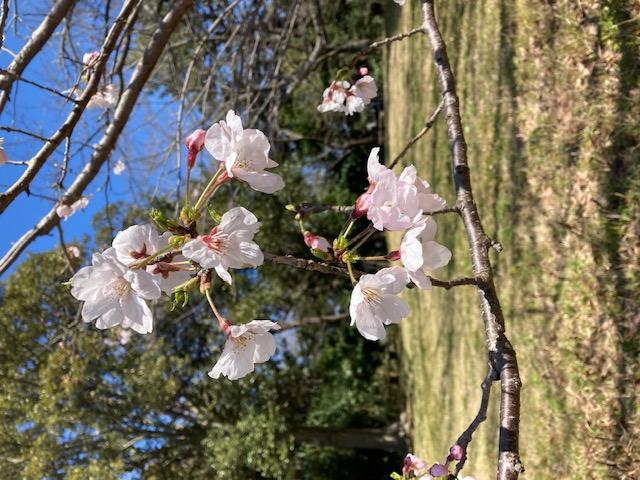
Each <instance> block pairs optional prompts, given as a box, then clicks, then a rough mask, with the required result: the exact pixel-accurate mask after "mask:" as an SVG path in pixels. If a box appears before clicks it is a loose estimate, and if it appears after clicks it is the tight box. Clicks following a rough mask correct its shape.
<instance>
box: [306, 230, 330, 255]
mask: <svg viewBox="0 0 640 480" xmlns="http://www.w3.org/2000/svg"><path fill="white" fill-rule="evenodd" d="M303 237H304V243H305V244H306V245H307V247H309V248H313V249H315V250H320V251H322V252H328V251H329V249H330V248H331V244H330V243H329V240H327V239H326V238H324V237H322V236H320V235H315V234H313V233H311V232H309V231H306V232H304V235H303Z"/></svg>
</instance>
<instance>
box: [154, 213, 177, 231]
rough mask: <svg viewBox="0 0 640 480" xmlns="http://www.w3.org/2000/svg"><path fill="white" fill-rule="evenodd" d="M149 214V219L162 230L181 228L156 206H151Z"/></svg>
mask: <svg viewBox="0 0 640 480" xmlns="http://www.w3.org/2000/svg"><path fill="white" fill-rule="evenodd" d="M149 215H150V216H151V220H153V222H154V223H155V224H156V225H158V227H160V229H161V230H163V231H166V230H169V231H173V230H175V229H180V228H181V227H180V225H179V224H178V223H177V222H175V221H174V220H171V219H169V218H167V217H166V216H165V215H164V213H162V212H161V211H160V210H158V209H157V208H152V209H151V212H150V213H149Z"/></svg>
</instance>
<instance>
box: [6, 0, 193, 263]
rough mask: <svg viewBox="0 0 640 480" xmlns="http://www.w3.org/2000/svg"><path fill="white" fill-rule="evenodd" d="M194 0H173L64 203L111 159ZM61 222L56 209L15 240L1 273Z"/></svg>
mask: <svg viewBox="0 0 640 480" xmlns="http://www.w3.org/2000/svg"><path fill="white" fill-rule="evenodd" d="M193 2H194V0H181V1H177V2H175V3H174V6H173V9H172V10H170V11H169V12H168V13H167V14H166V15H165V17H164V18H163V19H162V20H161V21H160V23H159V25H158V28H157V29H156V31H155V32H154V34H153V36H152V37H151V39H150V40H149V43H148V44H147V46H146V48H145V50H144V52H143V53H142V55H141V57H140V60H138V63H137V64H136V68H135V71H134V72H133V75H132V76H131V80H130V81H129V84H128V85H127V88H126V89H125V92H124V93H123V94H122V96H121V98H120V102H119V103H118V106H117V108H116V110H115V112H114V114H113V120H112V122H111V123H110V124H109V127H108V128H107V131H106V132H105V133H104V135H103V136H102V138H101V139H100V141H99V142H98V145H97V146H96V148H95V150H94V152H93V153H92V155H91V158H90V160H89V162H88V163H87V165H86V166H85V167H84V168H83V170H82V172H80V174H79V175H78V177H77V178H76V179H75V181H74V182H73V184H72V185H71V187H69V189H68V190H67V191H66V192H65V194H64V196H63V197H62V202H63V203H65V204H71V203H73V202H74V201H76V200H78V199H79V198H80V197H81V196H82V194H83V192H84V189H85V188H86V187H87V185H89V183H91V181H92V180H93V179H94V178H95V177H96V175H97V174H98V172H99V171H100V167H102V165H103V163H105V162H106V160H107V159H108V158H109V154H110V153H111V151H112V150H113V148H114V146H115V144H116V141H117V140H118V137H119V136H120V133H121V132H122V129H123V128H124V126H125V125H126V123H127V121H128V120H129V116H130V115H131V111H132V110H133V107H134V106H135V104H136V101H137V100H138V97H139V95H140V92H141V91H142V88H143V87H144V85H145V84H146V82H147V80H148V79H149V76H150V75H151V72H152V71H153V69H154V67H155V65H156V63H157V61H158V59H159V58H160V55H161V54H162V52H163V51H164V49H165V46H166V45H167V43H168V42H169V38H170V37H171V34H172V33H173V32H174V30H175V29H176V27H177V25H178V22H179V21H180V19H181V18H182V17H183V15H184V13H185V12H186V11H187V10H188V9H189V8H190V7H191V6H192V5H193ZM59 221H60V217H58V215H57V214H56V211H55V208H53V209H52V210H51V211H50V212H49V213H48V214H47V215H45V216H44V217H43V218H42V219H41V220H40V221H39V222H38V223H37V224H36V225H35V226H34V227H33V228H32V229H31V230H29V231H28V232H26V233H25V234H24V235H23V236H22V237H21V238H20V239H18V241H17V242H16V243H14V244H13V245H12V247H11V248H10V249H9V251H8V252H7V253H6V254H5V255H4V257H3V258H2V259H0V274H2V273H4V272H5V271H6V270H7V269H8V268H9V267H10V266H11V265H12V264H13V262H15V261H16V259H17V258H18V256H19V255H20V254H21V253H22V252H23V251H24V249H25V248H27V247H28V246H29V245H30V244H31V242H33V241H34V240H35V239H36V238H38V237H40V236H42V235H46V234H47V233H49V232H50V231H51V229H52V228H53V227H54V226H55V225H56V224H57V223H58V222H59Z"/></svg>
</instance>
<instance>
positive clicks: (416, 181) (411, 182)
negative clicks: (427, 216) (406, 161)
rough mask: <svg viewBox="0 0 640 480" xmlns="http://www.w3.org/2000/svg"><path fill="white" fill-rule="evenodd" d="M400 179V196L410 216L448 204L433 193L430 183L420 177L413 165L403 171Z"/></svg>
mask: <svg viewBox="0 0 640 480" xmlns="http://www.w3.org/2000/svg"><path fill="white" fill-rule="evenodd" d="M398 181H399V185H400V196H401V197H402V199H403V202H404V205H405V210H406V211H407V213H408V214H409V215H410V216H415V215H417V214H418V212H437V211H438V210H442V209H443V208H444V207H446V206H447V202H446V201H445V200H444V199H443V198H442V197H440V196H439V195H437V194H435V193H433V190H432V189H431V186H430V185H429V183H428V182H426V181H425V180H422V179H421V178H420V177H418V175H417V173H416V167H414V166H413V165H410V166H408V167H406V168H405V169H404V170H403V171H402V173H401V174H400V177H399V178H398Z"/></svg>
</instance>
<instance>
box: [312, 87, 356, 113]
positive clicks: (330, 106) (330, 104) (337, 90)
mask: <svg viewBox="0 0 640 480" xmlns="http://www.w3.org/2000/svg"><path fill="white" fill-rule="evenodd" d="M350 86H351V84H350V83H349V82H347V81H344V80H339V81H334V82H331V85H329V88H327V89H325V91H324V92H323V93H322V103H321V104H320V105H318V111H319V112H321V113H325V112H345V105H344V104H345V101H346V99H347V91H348V90H349V87H350Z"/></svg>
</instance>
